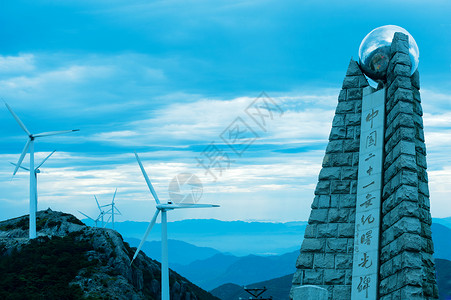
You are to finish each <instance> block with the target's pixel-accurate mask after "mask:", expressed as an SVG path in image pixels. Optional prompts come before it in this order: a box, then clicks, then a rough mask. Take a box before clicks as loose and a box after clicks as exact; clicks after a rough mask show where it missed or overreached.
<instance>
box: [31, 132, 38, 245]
mask: <svg viewBox="0 0 451 300" xmlns="http://www.w3.org/2000/svg"><path fill="white" fill-rule="evenodd" d="M35 187H36V176H35V170H34V138H33V137H30V230H29V237H30V239H34V238H36V210H37V206H38V203H37V199H36V190H35Z"/></svg>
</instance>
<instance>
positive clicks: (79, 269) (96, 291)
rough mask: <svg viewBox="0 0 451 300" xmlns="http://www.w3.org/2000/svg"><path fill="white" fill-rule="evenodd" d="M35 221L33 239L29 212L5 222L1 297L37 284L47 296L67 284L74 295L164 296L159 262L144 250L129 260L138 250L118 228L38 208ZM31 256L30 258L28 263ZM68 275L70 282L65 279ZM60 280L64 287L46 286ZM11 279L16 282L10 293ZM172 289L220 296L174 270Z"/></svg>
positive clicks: (181, 295)
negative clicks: (30, 230) (29, 231)
mask: <svg viewBox="0 0 451 300" xmlns="http://www.w3.org/2000/svg"><path fill="white" fill-rule="evenodd" d="M36 223H37V235H38V237H37V238H36V239H34V240H31V241H30V240H29V239H28V216H22V217H19V218H14V219H10V220H6V221H2V222H0V273H2V272H3V273H5V274H2V278H3V279H0V290H2V291H3V293H4V294H3V295H2V294H1V293H0V298H2V296H4V295H10V294H11V293H15V295H16V296H17V293H20V291H21V290H23V292H27V293H29V292H30V290H31V291H33V288H34V286H36V288H37V290H39V294H40V295H41V296H44V298H46V299H49V298H51V297H56V296H55V295H57V294H58V293H63V291H62V290H64V289H66V288H68V289H69V291H70V294H71V295H72V296H73V297H72V298H74V299H76V298H78V296H80V295H81V297H84V298H89V299H160V298H161V296H160V295H161V292H160V288H161V285H160V278H161V270H160V263H159V262H157V261H155V260H152V259H150V258H149V257H147V256H146V255H145V254H143V253H142V252H140V254H139V255H138V256H137V258H136V259H135V261H134V262H133V265H130V262H131V258H132V257H133V254H134V253H135V250H136V249H135V248H133V249H132V248H130V246H129V245H128V244H127V243H126V242H124V241H123V239H122V236H121V235H120V234H119V233H118V232H116V231H114V230H111V229H103V228H93V227H88V226H86V225H84V224H83V223H82V222H81V221H79V220H78V219H77V218H75V217H74V216H72V215H70V214H65V213H61V212H55V211H52V210H50V209H48V210H46V211H40V212H38V213H37V222H36ZM28 256H29V257H30V261H29V262H28V261H26V260H25V262H24V258H25V257H28ZM12 264H18V266H17V267H12V266H11V265H12ZM43 266H47V267H44V268H43ZM35 268H41V269H40V270H34V269H35ZM8 270H9V271H8ZM11 270H12V271H11ZM52 270H53V273H58V272H59V273H61V274H63V275H61V276H58V275H56V274H53V273H52ZM71 272H72V273H71ZM36 274H37V275H36ZM71 274H72V275H71ZM55 275H56V277H55ZM69 275H70V276H69ZM8 276H10V277H11V278H10V279H11V280H9V279H8ZM68 276H69V277H71V278H69V279H67V280H66V281H68V282H65V281H64V282H63V281H61V280H63V279H64V278H63V277H68ZM36 277H38V278H36ZM49 278H53V279H52V280H53V281H51V280H50V279H49ZM55 278H56V279H55ZM60 279H61V280H60ZM55 281H58V284H61V286H62V288H61V289H59V290H55V288H53V287H48V286H47V285H49V283H50V285H53V283H54V282H55ZM60 281H61V282H60ZM9 282H14V285H16V286H15V287H14V290H12V288H11V290H10V291H9V292H8V289H9V288H10V287H9V286H10V284H9V285H8V283H9ZM2 284H3V285H5V286H2ZM55 284H56V283H55ZM8 293H9V294H8ZM46 293H48V294H46ZM170 293H171V298H172V299H175V300H195V299H199V300H201V299H202V300H203V299H205V300H206V299H218V298H216V297H214V296H213V295H211V294H210V293H208V292H206V291H204V290H202V289H201V288H199V287H197V286H195V285H194V284H192V283H191V282H189V281H188V280H187V279H185V278H183V277H182V276H180V275H179V274H177V273H175V272H173V271H170ZM52 295H53V296H52ZM77 295H78V296H77ZM46 296H47V297H46ZM58 297H62V296H61V294H59V296H58ZM31 298H33V297H30V298H29V299H31ZM44 298H42V299H44ZM38 299H41V298H39V297H38Z"/></svg>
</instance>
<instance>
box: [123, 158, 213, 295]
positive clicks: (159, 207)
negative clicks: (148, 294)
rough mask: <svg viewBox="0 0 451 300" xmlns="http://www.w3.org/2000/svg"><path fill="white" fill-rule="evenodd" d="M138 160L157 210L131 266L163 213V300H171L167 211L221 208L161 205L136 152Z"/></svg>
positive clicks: (206, 205)
mask: <svg viewBox="0 0 451 300" xmlns="http://www.w3.org/2000/svg"><path fill="white" fill-rule="evenodd" d="M135 156H136V160H137V161H138V164H139V167H140V168H141V172H142V173H143V176H144V179H145V180H146V183H147V186H148V187H149V190H150V193H151V194H152V196H153V198H154V199H155V202H156V204H157V205H156V208H157V210H156V211H155V213H154V215H153V217H152V220H151V221H150V223H149V226H148V227H147V230H146V233H145V234H144V236H143V238H142V240H141V243H140V244H139V246H138V249H136V252H135V255H134V256H133V259H132V261H131V263H130V264H132V263H133V261H134V260H135V258H136V256H138V253H139V251H140V250H141V248H142V246H143V244H144V242H145V241H146V239H147V236H148V235H149V233H150V231H151V230H152V227H153V225H155V222H156V220H157V217H158V214H159V213H160V212H161V299H162V300H169V299H170V297H169V266H168V229H167V215H166V213H167V211H169V210H174V209H179V208H200V207H219V205H214V204H180V203H179V204H175V203H172V202H170V201H168V202H167V203H165V204H161V203H160V199H158V196H157V193H156V192H155V190H154V188H153V186H152V183H151V182H150V180H149V177H148V176H147V173H146V170H144V167H143V165H142V163H141V160H140V159H139V156H138V154H137V153H136V152H135Z"/></svg>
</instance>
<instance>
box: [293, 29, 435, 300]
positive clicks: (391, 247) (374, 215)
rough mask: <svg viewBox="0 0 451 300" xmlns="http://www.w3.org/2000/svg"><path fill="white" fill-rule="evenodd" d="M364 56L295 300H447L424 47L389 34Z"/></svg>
mask: <svg viewBox="0 0 451 300" xmlns="http://www.w3.org/2000/svg"><path fill="white" fill-rule="evenodd" d="M359 57H360V61H359V63H357V62H355V61H353V60H351V61H350V63H349V67H348V70H347V72H346V76H345V78H344V81H343V86H342V90H341V91H340V94H339V96H338V105H337V108H336V110H335V117H334V119H333V122H332V129H331V132H330V136H329V143H328V145H327V148H326V154H325V156H324V160H323V163H322V169H321V171H320V173H319V177H318V184H317V186H316V189H315V197H314V199H313V203H312V207H311V208H312V210H311V213H310V217H309V220H308V225H307V227H306V230H305V235H304V240H303V242H302V246H301V250H300V255H299V257H298V259H297V261H296V268H297V271H296V273H295V274H294V277H293V286H292V289H291V297H292V298H296V297H299V296H300V295H304V296H301V297H303V299H302V300H308V299H309V296H308V295H309V294H310V295H312V294H315V293H316V294H317V295H320V296H316V298H315V300H320V299H321V295H327V298H328V299H333V300H349V299H352V300H357V299H372V300H375V299H381V300H388V299H390V300H392V299H409V300H412V299H418V300H420V299H421V300H423V299H438V289H437V284H436V279H435V268H434V261H433V258H432V254H433V244H432V238H431V223H432V219H431V214H430V206H429V191H428V179H427V173H426V147H425V143H424V134H423V121H422V114H423V112H422V108H421V98H420V93H419V89H420V82H419V73H418V71H417V70H416V69H417V66H418V57H419V52H418V47H417V45H416V43H415V40H414V39H413V37H412V36H411V35H410V34H409V33H408V32H407V31H406V30H405V29H403V28H401V27H398V26H392V25H388V26H382V27H379V28H376V29H374V30H373V31H372V32H370V33H369V34H368V35H367V36H366V37H365V39H364V40H363V41H362V44H361V46H360V49H359ZM365 75H366V76H368V77H369V78H371V79H373V80H376V81H377V82H378V87H377V88H373V87H371V86H370V85H369V84H368V80H367V78H366V77H365ZM312 285H313V286H316V287H311V286H312ZM320 288H322V289H320ZM318 291H319V292H320V293H319V294H318ZM321 293H323V294H321ZM305 296H307V297H305Z"/></svg>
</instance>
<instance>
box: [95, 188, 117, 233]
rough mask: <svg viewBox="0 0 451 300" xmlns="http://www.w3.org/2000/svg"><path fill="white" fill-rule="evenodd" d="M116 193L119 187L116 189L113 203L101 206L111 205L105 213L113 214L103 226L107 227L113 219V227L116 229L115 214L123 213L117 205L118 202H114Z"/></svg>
mask: <svg viewBox="0 0 451 300" xmlns="http://www.w3.org/2000/svg"><path fill="white" fill-rule="evenodd" d="M116 193H117V188H116V190H115V191H114V195H113V200H112V201H111V204H105V205H102V206H100V207H108V206H111V208H110V209H109V210H107V211H106V212H105V213H104V214H106V215H107V214H111V216H110V217H109V218H108V220H107V221H106V224H105V225H103V227H106V225H107V224H108V222H109V221H110V220H111V224H112V225H113V226H112V227H113V229H114V215H115V214H118V215H122V213H121V212H120V211H119V209H118V208H117V207H116V204H115V203H114V198H116ZM96 200H97V198H96ZM100 207H99V209H100ZM102 218H103V216H102Z"/></svg>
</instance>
